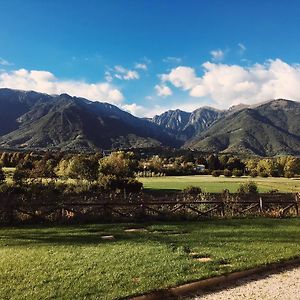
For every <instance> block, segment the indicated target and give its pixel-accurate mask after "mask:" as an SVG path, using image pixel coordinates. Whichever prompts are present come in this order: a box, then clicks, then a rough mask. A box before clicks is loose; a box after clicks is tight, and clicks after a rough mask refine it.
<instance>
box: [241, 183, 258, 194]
mask: <svg viewBox="0 0 300 300" xmlns="http://www.w3.org/2000/svg"><path fill="white" fill-rule="evenodd" d="M237 192H238V193H239V194H252V195H253V194H258V187H257V184H256V183H255V182H253V181H249V182H246V183H242V184H240V186H239V188H238V190H237Z"/></svg>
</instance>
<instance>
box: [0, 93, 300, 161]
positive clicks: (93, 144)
mask: <svg viewBox="0 0 300 300" xmlns="http://www.w3.org/2000/svg"><path fill="white" fill-rule="evenodd" d="M156 146H168V147H174V148H179V147H183V148H187V149H196V150H201V151H205V152H222V153H243V154H250V155H260V156H273V155H287V154H291V155H300V103H299V102H295V101H291V100H285V99H277V100H271V101H268V102H264V103H261V104H257V105H255V106H249V105H243V104H242V105H237V106H234V107H231V108H230V109H228V110H217V109H215V108H211V107H200V108H199V109H196V110H195V111H193V112H185V111H181V110H178V109H177V110H169V111H167V112H165V113H163V114H161V115H157V116H154V117H153V118H152V119H146V118H138V117H135V116H133V115H131V114H130V113H128V112H125V111H123V110H121V109H119V108H118V107H116V106H114V105H111V104H108V103H102V102H93V101H89V100H87V99H84V98H78V97H71V96H69V95H67V94H61V95H47V94H43V93H37V92H33V91H19V90H12V89H6V88H2V89H0V148H2V149H49V150H54V149H55V150H57V149H60V150H64V151H68V150H72V151H96V150H99V149H117V148H119V149H120V148H145V147H156Z"/></svg>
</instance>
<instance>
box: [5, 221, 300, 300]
mask: <svg viewBox="0 0 300 300" xmlns="http://www.w3.org/2000/svg"><path fill="white" fill-rule="evenodd" d="M137 227H143V231H136V232H135V231H133V232H126V231H124V230H125V229H128V228H137ZM105 235H113V236H114V239H112V240H105V239H102V236H105ZM299 255H300V219H297V218H291V219H266V218H264V219H263V218H255V219H230V220H204V221H199V222H182V223H161V224H155V225H154V224H102V225H101V224H97V225H76V226H75V225H74V226H32V227H31V226H25V227H19V228H18V227H3V228H1V229H0V299H24V300H25V299H26V300H27V299H119V298H122V297H127V296H130V295H136V294H140V293H144V292H148V291H151V290H155V289H160V288H166V287H170V286H175V285H178V284H182V283H185V282H190V281H193V280H196V279H201V278H208V277H212V276H216V275H220V274H224V273H229V272H232V271H236V270H242V269H247V268H252V267H255V266H259V265H265V264H268V263H273V262H278V261H284V260H288V259H291V258H295V257H299Z"/></svg>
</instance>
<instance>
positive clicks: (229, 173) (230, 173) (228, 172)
mask: <svg viewBox="0 0 300 300" xmlns="http://www.w3.org/2000/svg"><path fill="white" fill-rule="evenodd" d="M223 174H224V176H225V177H231V176H232V172H231V171H230V170H228V169H225V170H224V172H223Z"/></svg>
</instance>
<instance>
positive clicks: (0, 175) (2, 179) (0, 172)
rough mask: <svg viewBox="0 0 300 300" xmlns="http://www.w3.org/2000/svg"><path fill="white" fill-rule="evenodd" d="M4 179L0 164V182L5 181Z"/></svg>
mask: <svg viewBox="0 0 300 300" xmlns="http://www.w3.org/2000/svg"><path fill="white" fill-rule="evenodd" d="M5 179H6V176H5V173H4V171H3V169H2V167H1V166H0V184H3V183H4V182H5Z"/></svg>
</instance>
